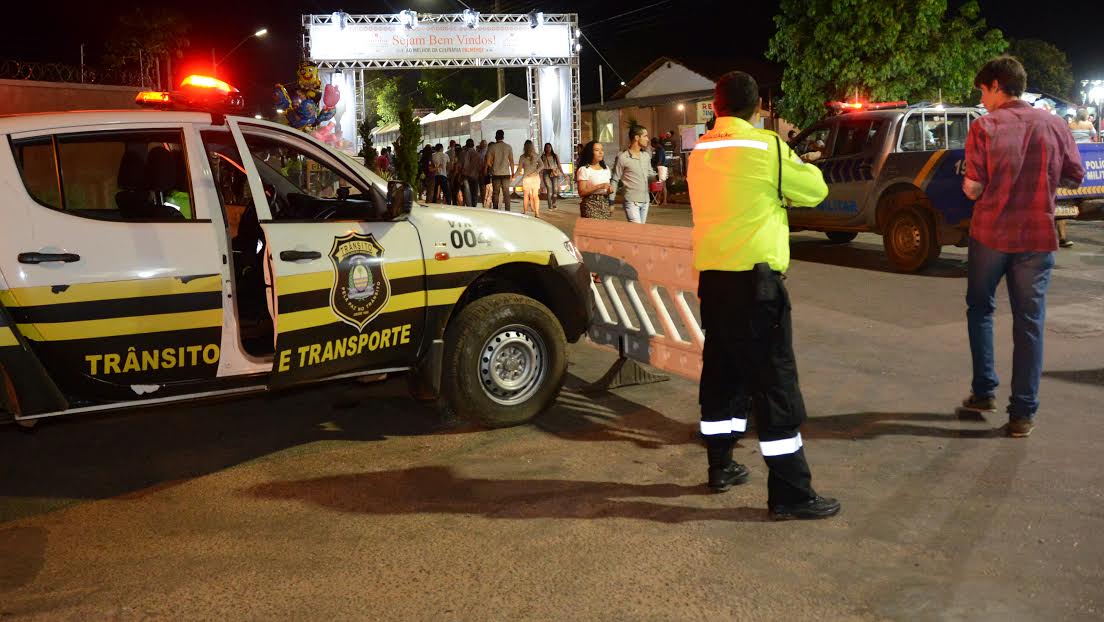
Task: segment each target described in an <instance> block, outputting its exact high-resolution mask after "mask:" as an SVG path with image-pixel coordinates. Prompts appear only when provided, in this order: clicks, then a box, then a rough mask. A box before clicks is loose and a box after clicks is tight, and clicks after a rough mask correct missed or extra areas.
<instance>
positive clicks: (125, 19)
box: [104, 7, 191, 87]
mask: <svg viewBox="0 0 1104 622" xmlns="http://www.w3.org/2000/svg"><path fill="white" fill-rule="evenodd" d="M189 30H191V25H190V24H189V23H188V22H187V21H185V20H184V19H183V18H181V17H180V16H179V15H176V14H175V13H171V12H169V11H167V10H165V9H161V8H155V9H152V10H151V9H145V8H142V7H137V8H135V9H133V10H132V11H130V12H129V13H124V14H123V15H121V16H119V19H118V21H117V22H116V25H115V28H114V30H113V31H112V33H111V36H110V37H109V38H108V44H107V54H106V55H105V57H104V61H105V63H104V64H105V65H106V66H108V67H110V68H112V69H138V68H139V65H141V64H142V63H143V62H144V64H145V65H146V66H147V67H149V66H150V65H151V64H152V63H153V62H154V59H161V60H163V61H165V64H166V71H168V67H171V63H172V61H173V60H174V59H179V58H182V57H183V56H184V50H186V49H187V48H188V47H189V46H190V45H191V41H190V40H189V39H188V31H189ZM139 53H141V59H140V58H139ZM169 73H171V72H169ZM170 77H171V76H170ZM169 86H170V87H172V86H175V85H169Z"/></svg>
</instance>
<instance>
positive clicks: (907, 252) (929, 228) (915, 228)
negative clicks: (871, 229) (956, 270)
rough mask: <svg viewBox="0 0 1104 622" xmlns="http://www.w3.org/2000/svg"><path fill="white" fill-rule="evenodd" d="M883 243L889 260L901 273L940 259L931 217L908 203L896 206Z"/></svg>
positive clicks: (919, 268) (939, 247) (924, 266)
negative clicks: (907, 204)
mask: <svg viewBox="0 0 1104 622" xmlns="http://www.w3.org/2000/svg"><path fill="white" fill-rule="evenodd" d="M882 244H883V245H884V246H885V252H886V256H888V257H889V261H890V262H891V263H892V264H893V265H894V267H896V268H897V269H898V270H901V271H902V272H916V271H917V270H922V269H924V268H926V267H928V266H930V265H931V264H932V263H933V262H935V260H936V259H939V252H940V251H941V250H942V247H941V246H940V245H939V240H938V239H937V238H936V233H935V223H934V222H932V219H931V217H930V216H929V215H928V214H926V213H924V212H923V211H922V210H921V209H920V208H918V207H915V206H911V205H909V206H905V207H901V208H899V209H897V210H896V211H894V212H893V214H892V215H891V216H890V217H889V223H888V224H887V225H886V229H885V232H884V233H882Z"/></svg>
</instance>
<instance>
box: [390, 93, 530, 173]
mask: <svg viewBox="0 0 1104 622" xmlns="http://www.w3.org/2000/svg"><path fill="white" fill-rule="evenodd" d="M418 121H419V123H421V125H422V144H430V145H435V144H437V143H441V144H443V145H448V142H449V141H450V140H455V141H457V142H459V143H464V142H466V141H467V139H469V138H471V139H472V140H474V141H475V142H476V143H479V141H481V140H486V141H487V142H488V143H491V142H494V139H495V138H494V137H495V132H496V131H498V130H502V131H503V132H505V134H506V136H505V141H506V142H507V143H509V144H510V146H512V147H513V148H514V158H515V162H516V159H517V158H519V157H521V149H522V146H523V145H524V143H525V141H526V140H527V139H528V138H529V137H530V136H529V104H528V102H526V100H524V99H522V98H520V97H518V96H517V95H513V94H507V95H505V96H504V97H502V98H501V99H499V100H497V101H493V102H491V101H486V100H484V101H482V102H480V103H479V104H477V105H476V106H475V107H472V106H470V105H464V106H460V107H459V108H457V109H456V110H442V111H440V112H436V113H430V114H427V115H426V116H424V117H422V118H421V119H419V120H418ZM398 138H399V124H398V123H392V124H390V125H387V126H383V127H377V128H376V129H374V130H372V142H373V144H375V145H376V147H377V148H382V147H385V146H388V145H391V144H394V143H395V141H397V140H398ZM537 148H538V150H539V149H540V146H539V145H538V147H537Z"/></svg>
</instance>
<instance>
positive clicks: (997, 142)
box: [962, 56, 1085, 437]
mask: <svg viewBox="0 0 1104 622" xmlns="http://www.w3.org/2000/svg"><path fill="white" fill-rule="evenodd" d="M1026 85H1027V74H1026V72H1025V71H1024V68H1023V65H1021V64H1020V62H1019V61H1017V60H1016V59H1014V58H1011V57H1009V56H1002V57H999V58H996V59H994V60H991V61H989V62H988V63H986V64H985V66H984V67H982V68H981V71H979V72H978V74H977V77H975V78H974V86H976V87H977V88H979V89H981V103H982V105H983V106H985V109H986V110H988V111H989V114H987V115H985V116H983V117H981V118H980V119H978V120H977V121H975V122H973V123H972V124H971V125H970V133H969V136H968V137H967V139H966V175H965V178H964V179H963V181H962V191H963V192H964V193H965V194H966V196H967V197H969V198H970V199H974V200H975V201H976V203H974V213H973V217H972V218H971V220H970V249H969V270H968V285H967V289H966V305H967V311H966V318H967V326H968V328H969V334H970V352H971V354H972V356H973V383H972V387H971V388H972V393H971V395H970V397H968V398H967V399H966V400H965V401H964V402H963V403H962V407H963V409H964V410H967V411H973V412H994V411H995V410H996V389H997V385H998V384H999V380H998V379H997V372H996V366H995V365H994V363H993V312H994V311H995V310H996V301H995V299H994V294H995V293H996V289H997V285H999V284H1000V281H1001V278H1002V277H1005V278H1007V280H1008V297H1009V300H1010V302H1011V306H1012V342H1013V354H1012V394H1011V396H1010V397H1009V403H1008V425H1006V426H1005V430H1006V431H1007V432H1008V434H1009V435H1011V436H1014V437H1026V436H1028V435H1029V434H1031V430H1032V429H1033V428H1034V427H1035V426H1034V419H1035V411H1036V410H1038V408H1039V400H1038V394H1039V378H1040V376H1041V375H1042V371H1043V333H1044V331H1045V328H1044V320H1045V318H1046V292H1047V287H1048V286H1049V285H1050V270H1051V268H1052V267H1054V251H1055V250H1057V249H1058V239H1057V237H1056V234H1055V232H1054V208H1055V203H1054V196H1055V194H1056V192H1057V190H1058V188H1059V186H1061V187H1067V188H1070V187H1071V188H1076V187H1077V186H1079V185H1080V184H1081V180H1082V178H1083V177H1084V176H1085V170H1084V168H1082V166H1081V156H1080V154H1079V153H1078V151H1077V145H1076V144H1075V143H1074V141H1073V135H1072V134H1071V133H1070V130H1069V127H1067V125H1066V123H1065V122H1064V121H1063V120H1062V118H1061V117H1058V116H1055V115H1053V114H1050V113H1048V112H1046V111H1044V110H1039V109H1036V108H1033V107H1032V106H1031V105H1030V104H1028V103H1026V102H1024V101H1022V100H1021V99H1020V95H1021V94H1023V91H1024V88H1025V87H1026Z"/></svg>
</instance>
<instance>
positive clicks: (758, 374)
mask: <svg viewBox="0 0 1104 622" xmlns="http://www.w3.org/2000/svg"><path fill="white" fill-rule="evenodd" d="M760 105H761V102H760V99H759V86H758V85H757V84H756V82H755V79H754V78H752V77H751V76H750V75H748V74H746V73H744V72H741V71H733V72H731V73H728V74H725V75H724V76H722V77H721V79H720V80H718V81H717V84H716V87H715V89H714V97H713V111H714V114H715V115H716V124H715V125H714V127H713V129H712V130H710V131H709V132H708V133H706V134H705V135H704V136H702V137H701V138H700V139H699V141H698V143H697V145H695V147H694V149H693V152H692V153H691V154H690V165H689V167H688V168H689V174H688V183H689V185H690V204H691V207H692V209H693V214H694V233H693V237H694V267H695V268H696V269H697V270H698V271H699V272H700V276H699V280H698V297H699V298H700V299H701V316H702V328H703V330H704V331H705V350H704V352H703V354H702V374H701V385H700V388H699V398H698V401H699V403H700V404H701V433H702V436H703V438H704V440H705V445H706V450H707V455H708V459H709V487H710V488H712V489H713V490H714V491H717V492H723V491H725V490H728V489H729V488H731V487H732V486H734V485H737V484H742V483H744V482H746V481H747V479H748V474H749V473H748V469H747V467H745V466H743V465H741V464H738V463H736V462H734V461H733V459H732V447H733V445H734V444H735V443H736V441H737V440H739V439H740V438H741V437H742V436H743V434H744V432H745V431H746V430H747V414H748V412H749V411H750V412H752V413H754V414H755V427H756V429H757V431H758V433H759V449H760V452H761V453H762V454H763V459H764V460H765V461H766V463H767V468H768V469H769V470H770V475H769V477H768V478H767V505H768V509H769V511H770V515H771V517H772V518H774V519H779V520H783V519H793V518H827V517H829V516H834V515H835V514H837V513H838V512H839V509H840V504H839V502H838V501H836V500H835V499H828V498H824V497H820V496H818V495H817V494H816V492H814V491H813V486H812V475H811V474H810V472H809V465H808V463H807V462H806V461H805V450H804V449H803V448H802V442H801V433H800V431H799V428H800V426H801V424H802V422H804V421H805V404H804V402H803V401H802V398H801V390H800V389H799V387H798V382H797V365H796V361H795V359H794V352H793V341H792V337H793V332H792V326H791V322H790V297H789V293H788V292H787V291H786V288H785V286H784V285H783V283H782V281H783V279H784V278H785V277H784V274H785V272H786V269H787V268H788V267H789V263H790V240H789V237H790V230H789V224H788V221H787V218H786V210H785V208H786V207H787V206H813V205H816V204H818V203H820V202H821V201H823V200H824V198H825V197H826V196H827V195H828V187H827V186H826V185H825V183H824V178H823V177H822V176H821V173H820V169H818V168H816V167H815V166H813V165H811V164H805V163H802V162H801V159H800V158H798V157H797V155H796V154H794V153H793V151H791V150H790V148H789V146H787V145H786V143H784V142H782V141H781V139H779V137H778V135H777V134H775V133H774V132H770V131H767V130H760V129H756V128H755V127H754V124H755V123H756V122H758V120H759V118H758V117H759V108H760Z"/></svg>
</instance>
